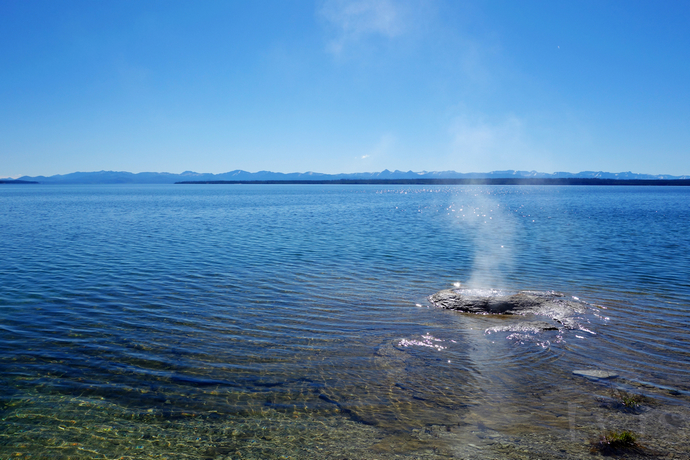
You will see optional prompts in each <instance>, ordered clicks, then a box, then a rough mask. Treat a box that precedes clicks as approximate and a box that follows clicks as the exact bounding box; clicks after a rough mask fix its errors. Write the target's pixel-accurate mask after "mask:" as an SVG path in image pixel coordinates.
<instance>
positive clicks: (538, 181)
mask: <svg viewBox="0 0 690 460" xmlns="http://www.w3.org/2000/svg"><path fill="white" fill-rule="evenodd" d="M198 184H211V185H237V184H243V185H250V184H255V185H280V184H285V185H289V184H294V185H329V184H332V185H609V186H610V185H627V186H629V185H644V186H650V185H652V186H676V187H677V186H686V187H687V186H690V179H630V180H628V179H589V178H485V179H480V178H477V179H337V180H236V181H234V180H233V181H228V180H212V181H181V182H175V185H198Z"/></svg>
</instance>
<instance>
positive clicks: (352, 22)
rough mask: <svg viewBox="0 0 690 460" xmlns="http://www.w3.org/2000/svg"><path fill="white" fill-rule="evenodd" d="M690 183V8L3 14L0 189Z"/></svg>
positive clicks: (453, 3)
mask: <svg viewBox="0 0 690 460" xmlns="http://www.w3.org/2000/svg"><path fill="white" fill-rule="evenodd" d="M235 169H244V170H247V171H252V172H253V171H259V170H270V171H277V172H306V171H316V172H323V173H338V172H365V171H381V170H383V169H390V170H394V169H400V170H410V169H411V170H413V171H422V170H426V171H440V170H456V171H459V172H488V171H492V170H505V169H516V170H537V171H541V172H555V171H568V172H579V171H584V170H595V171H598V170H603V171H609V172H622V171H632V172H637V173H650V174H674V175H680V174H690V2H689V1H684V0H677V1H676V0H659V1H651V0H650V1H647V2H639V1H633V0H623V1H605V0H594V1H581V0H578V1H571V0H569V1H557V0H545V1H528V0H525V1H514V0H509V1H494V0H481V1H480V0H476V1H466V2H465V1H460V0H448V1H445V0H423V1H417V0H399V1H394V0H317V1H286V0H277V1H269V0H260V1H230V0H228V1H210V0H209V1H171V0H166V1H144V0H134V1H126V0H117V1H93V0H88V1H69V0H68V1H54V0H49V1H32V0H2V1H0V177H17V176H21V175H31V176H34V175H53V174H66V173H70V172H74V171H99V170H117V171H131V172H142V171H158V172H163V171H165V172H172V173H179V172H182V171H185V170H193V171H197V172H211V173H220V172H227V171H231V170H235Z"/></svg>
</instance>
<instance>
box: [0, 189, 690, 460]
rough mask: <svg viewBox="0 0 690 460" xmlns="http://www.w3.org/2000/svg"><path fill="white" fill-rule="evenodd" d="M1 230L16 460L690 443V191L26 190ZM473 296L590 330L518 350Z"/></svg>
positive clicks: (3, 213) (4, 401)
mask: <svg viewBox="0 0 690 460" xmlns="http://www.w3.org/2000/svg"><path fill="white" fill-rule="evenodd" d="M0 228H1V229H2V230H0V232H1V233H0V234H1V236H2V246H0V257H1V260H2V262H1V265H0V372H1V376H0V386H1V387H2V388H3V392H2V396H1V399H0V414H1V415H2V417H1V418H2V420H3V425H1V426H0V435H1V437H0V456H10V455H15V454H16V453H22V454H23V455H25V456H39V457H40V456H41V455H52V456H55V457H67V456H75V457H79V456H87V457H88V456H92V457H97V458H120V457H126V458H127V457H130V458H140V457H141V458H144V457H166V456H167V457H169V458H183V457H184V456H188V457H190V458H199V457H206V458H236V457H237V458H280V457H281V456H283V457H285V458H331V457H330V456H332V458H347V457H348V456H349V458H367V456H368V455H372V456H373V457H372V458H388V457H386V456H395V455H399V456H406V455H411V456H414V457H415V458H422V457H424V458H426V457H429V458H432V457H434V456H440V457H448V456H456V457H459V458H460V457H464V458H471V457H472V456H476V457H477V458H494V457H492V455H493V456H495V458H507V457H510V456H511V455H513V454H514V455H518V454H519V452H518V451H519V449H518V448H520V449H523V448H524V449H527V450H528V451H530V452H536V453H539V452H542V451H543V452H542V453H541V454H540V455H561V456H562V458H570V457H573V458H579V456H580V455H581V454H582V455H585V457H586V455H588V447H587V446H586V445H584V444H583V443H584V442H586V440H587V439H588V437H591V436H592V435H593V434H596V433H597V432H598V431H600V430H601V429H602V428H605V429H608V428H610V429H622V428H623V427H628V426H633V427H635V428H636V429H637V431H638V432H642V433H643V434H644V433H648V434H653V438H654V439H657V438H659V439H661V438H663V436H662V435H661V433H662V432H663V433H667V434H668V433H670V434H673V435H674V436H675V437H676V438H677V437H678V436H679V433H684V432H685V431H686V430H685V429H684V428H685V427H686V423H690V419H688V416H687V413H688V411H687V408H688V407H689V402H688V401H689V399H688V396H689V395H690V352H689V351H688V343H690V327H689V326H690V276H689V274H690V189H689V188H687V187H565V186H564V187H560V186H559V187H556V186H553V187H530V186H505V187H494V186H457V187H429V186H321V185H313V186H308V185H289V186H288V185H286V186H278V185H275V186H250V185H236V186H235V185H230V186H219V185H215V186H213V185H210V186H172V185H169V186H129V185H123V186H4V187H2V188H0ZM454 287H455V288H481V289H501V290H507V291H515V290H525V289H529V290H542V291H544V290H555V291H559V292H563V293H565V294H566V295H568V296H576V297H578V298H579V299H581V300H582V301H584V302H586V303H587V305H588V308H587V312H586V313H585V314H583V315H581V317H578V323H577V324H578V327H577V328H575V329H572V330H566V329H563V328H562V329H561V330H558V331H544V332H541V333H538V332H530V331H522V332H515V331H512V332H511V330H509V329H510V328H502V327H501V326H504V325H506V324H509V323H510V322H511V321H515V320H516V318H505V317H502V316H476V315H467V314H462V313H458V312H454V311H446V310H441V309H437V308H433V307H429V306H428V304H429V302H428V301H427V297H428V296H429V295H430V294H432V293H434V292H436V291H438V290H440V289H448V288H454ZM521 319H522V318H517V320H521ZM525 319H529V318H525ZM587 368H598V369H604V370H608V371H612V372H616V373H618V374H619V375H620V377H619V378H618V379H615V382H616V383H615V384H614V383H611V382H610V381H606V382H604V381H589V380H587V379H584V378H582V377H578V376H574V375H573V374H572V371H573V370H575V369H587ZM614 385H615V388H624V389H626V391H634V392H637V393H643V394H645V395H647V396H648V398H650V399H649V400H650V401H654V403H649V404H647V405H646V406H645V407H644V408H643V409H641V411H638V412H639V413H635V414H631V413H625V412H620V411H613V410H611V409H610V408H608V407H604V406H605V404H604V405H603V406H602V398H607V397H608V395H609V393H610V392H611V391H613V389H615V388H614ZM648 437H652V436H648ZM552 438H553V439H552ZM545 439H551V441H549V442H544V440H545ZM563 439H565V440H567V441H568V442H571V441H572V444H573V446H575V447H572V448H571V447H570V446H565V447H563V446H562V445H561V444H560V443H561V441H562V440H563ZM683 439H684V438H683ZM558 440H561V441H558ZM676 441H677V439H676ZM647 442H648V443H650V442H651V443H652V444H654V443H655V442H656V441H651V440H649V439H648V440H647ZM664 442H665V441H664V439H661V440H660V441H659V447H658V448H659V449H661V450H664V449H665V451H664V452H676V453H682V452H683V450H682V449H681V448H680V447H677V446H676V447H673V446H671V447H669V446H670V444H672V443H671V442H670V441H669V442H667V443H666V444H664ZM683 442H685V441H683ZM667 444H668V445H667ZM583 445H584V447H583ZM548 446H551V447H548ZM578 446H579V447H578ZM530 449H531V450H530ZM539 449H542V450H539ZM549 449H552V450H553V449H555V450H554V451H553V452H551V451H549ZM578 449H579V450H578ZM513 451H515V452H513ZM516 452H517V453H516ZM554 452H555V453H554ZM520 455H522V454H520ZM391 458H393V457H391ZM547 458H548V457H547Z"/></svg>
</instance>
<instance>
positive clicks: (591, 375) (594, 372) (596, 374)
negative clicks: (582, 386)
mask: <svg viewBox="0 0 690 460" xmlns="http://www.w3.org/2000/svg"><path fill="white" fill-rule="evenodd" d="M573 374H575V375H579V376H580V377H587V378H588V379H594V380H599V379H602V380H603V379H615V378H616V377H618V374H616V373H615V372H609V371H602V370H601V369H580V370H574V371H573Z"/></svg>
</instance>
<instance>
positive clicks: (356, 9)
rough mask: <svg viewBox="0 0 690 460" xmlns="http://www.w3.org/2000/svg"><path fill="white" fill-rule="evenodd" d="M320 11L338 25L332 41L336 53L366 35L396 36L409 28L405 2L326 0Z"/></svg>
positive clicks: (331, 48)
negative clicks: (404, 6)
mask: <svg viewBox="0 0 690 460" xmlns="http://www.w3.org/2000/svg"><path fill="white" fill-rule="evenodd" d="M319 14H320V16H321V17H323V18H324V19H325V20H326V21H327V22H328V23H329V25H330V26H331V27H332V28H333V29H334V35H335V37H334V38H333V39H332V40H331V41H330V42H329V45H328V49H329V51H331V52H332V53H334V54H339V53H340V52H341V51H342V49H343V48H344V47H345V45H346V44H347V43H350V42H356V41H359V40H360V39H362V38H364V37H366V36H370V35H379V36H384V37H387V38H394V37H397V36H398V35H401V34H402V33H403V32H404V31H405V29H406V14H405V11H404V8H403V4H402V3H401V2H393V1H391V0H326V1H325V2H324V3H323V5H322V7H321V9H320V11H319Z"/></svg>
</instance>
